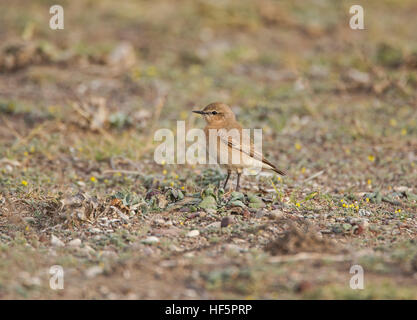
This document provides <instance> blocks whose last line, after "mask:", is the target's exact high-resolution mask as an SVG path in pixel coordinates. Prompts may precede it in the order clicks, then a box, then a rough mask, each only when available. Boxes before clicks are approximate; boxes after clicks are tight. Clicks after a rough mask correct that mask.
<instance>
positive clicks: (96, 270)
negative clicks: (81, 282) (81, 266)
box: [85, 266, 104, 278]
mask: <svg viewBox="0 0 417 320" xmlns="http://www.w3.org/2000/svg"><path fill="white" fill-rule="evenodd" d="M103 271H104V270H103V268H102V267H100V266H94V267H91V268H89V269H87V270H86V271H85V276H86V277H87V278H94V277H96V276H98V275H99V274H102V273H103Z"/></svg>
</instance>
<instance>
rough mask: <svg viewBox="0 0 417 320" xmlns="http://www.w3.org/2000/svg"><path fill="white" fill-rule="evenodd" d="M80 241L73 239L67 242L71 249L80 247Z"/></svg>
mask: <svg viewBox="0 0 417 320" xmlns="http://www.w3.org/2000/svg"><path fill="white" fill-rule="evenodd" d="M81 243H82V242H81V239H74V240H71V241H70V242H68V246H70V247H73V248H77V247H79V246H81Z"/></svg>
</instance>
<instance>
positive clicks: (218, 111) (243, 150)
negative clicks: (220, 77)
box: [193, 102, 285, 191]
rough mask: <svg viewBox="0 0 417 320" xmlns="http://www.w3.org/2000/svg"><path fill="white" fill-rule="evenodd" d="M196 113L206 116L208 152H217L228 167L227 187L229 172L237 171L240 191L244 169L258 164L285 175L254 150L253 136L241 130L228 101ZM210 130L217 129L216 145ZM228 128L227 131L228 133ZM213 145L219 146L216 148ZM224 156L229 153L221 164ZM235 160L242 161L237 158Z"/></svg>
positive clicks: (218, 160)
mask: <svg viewBox="0 0 417 320" xmlns="http://www.w3.org/2000/svg"><path fill="white" fill-rule="evenodd" d="M193 112H194V113H198V114H201V115H203V116H204V118H205V120H206V121H207V126H206V127H205V128H204V132H205V134H206V146H207V149H208V152H209V155H213V154H216V155H217V163H218V164H219V165H220V166H222V167H225V168H226V169H227V177H226V181H225V182H224V187H223V188H224V189H225V188H226V186H227V182H228V181H229V178H230V174H231V173H232V171H236V173H237V185H236V191H239V188H240V185H239V183H240V176H241V174H242V172H243V170H244V169H245V168H253V167H258V168H262V169H269V170H272V171H275V172H276V173H278V174H280V175H282V176H284V175H285V172H284V171H282V170H280V169H278V168H277V167H276V166H275V165H273V164H272V163H271V162H269V161H268V160H267V159H265V157H264V156H263V155H262V153H261V152H259V151H257V150H255V146H254V144H253V141H251V139H250V137H248V136H247V134H246V133H245V132H244V131H243V130H242V126H241V125H240V123H239V122H237V121H236V117H235V114H234V113H233V111H232V110H231V109H230V107H229V106H228V105H227V104H224V103H221V102H215V103H211V104H209V105H208V106H206V107H205V108H204V109H203V110H202V111H193ZM211 129H214V130H217V143H214V144H213V143H210V130H211ZM221 129H225V130H221ZM219 130H221V131H219ZM225 131H227V133H226V132H225ZM213 145H214V146H213ZM213 148H216V149H217V151H216V150H214V149H213ZM222 150H223V151H222ZM225 153H227V155H225ZM224 156H227V160H226V161H224V160H223V162H224V163H222V157H224ZM223 159H224V158H223ZM236 159H238V160H239V161H235V160H236Z"/></svg>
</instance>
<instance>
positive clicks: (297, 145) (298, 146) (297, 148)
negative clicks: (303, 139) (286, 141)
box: [294, 142, 301, 150]
mask: <svg viewBox="0 0 417 320" xmlns="http://www.w3.org/2000/svg"><path fill="white" fill-rule="evenodd" d="M294 148H295V149H296V150H301V144H299V143H298V142H296V143H295V145H294Z"/></svg>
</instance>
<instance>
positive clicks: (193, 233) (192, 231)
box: [187, 230, 200, 238]
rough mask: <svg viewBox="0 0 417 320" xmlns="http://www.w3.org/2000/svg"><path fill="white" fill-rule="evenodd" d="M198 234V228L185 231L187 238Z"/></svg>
mask: <svg viewBox="0 0 417 320" xmlns="http://www.w3.org/2000/svg"><path fill="white" fill-rule="evenodd" d="M199 235H200V231H198V230H191V231H190V232H188V233H187V237H189V238H194V237H198V236H199Z"/></svg>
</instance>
